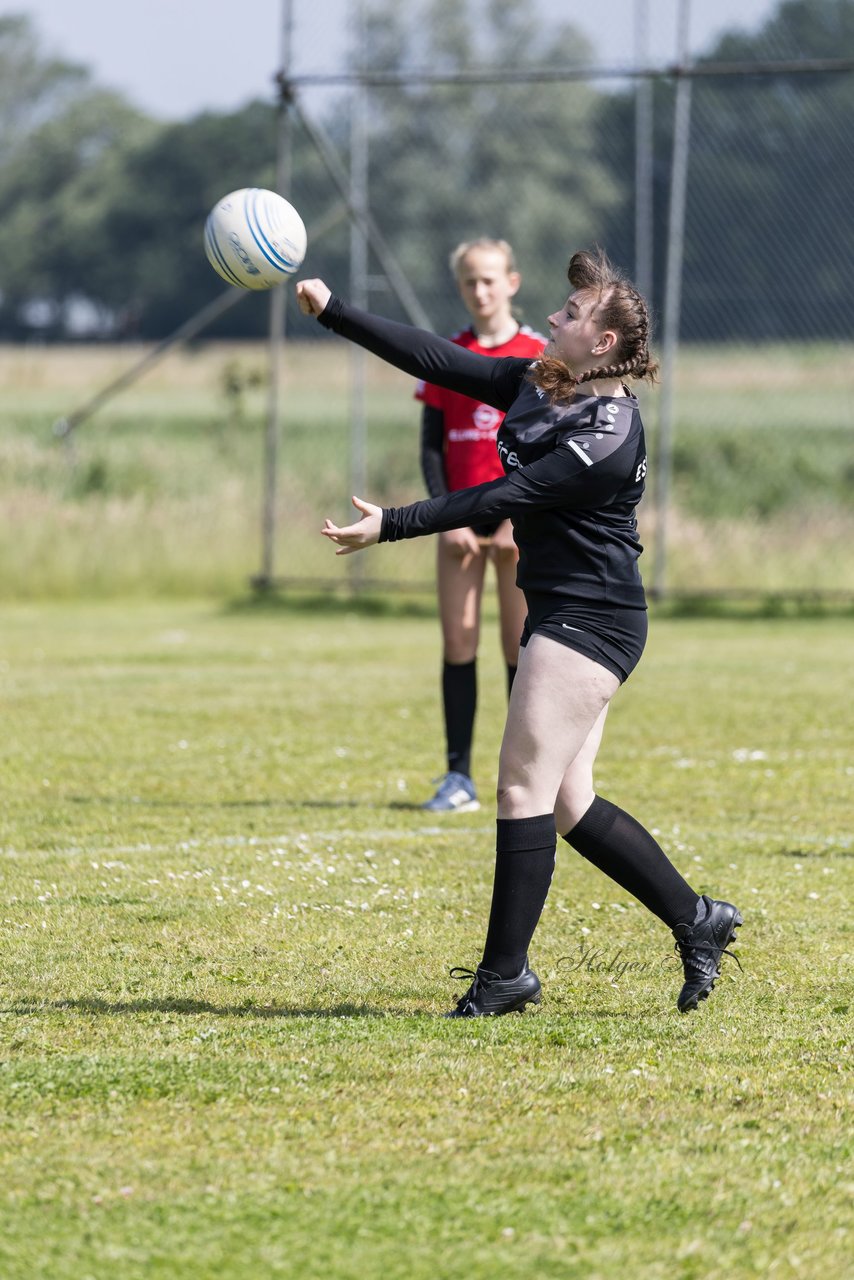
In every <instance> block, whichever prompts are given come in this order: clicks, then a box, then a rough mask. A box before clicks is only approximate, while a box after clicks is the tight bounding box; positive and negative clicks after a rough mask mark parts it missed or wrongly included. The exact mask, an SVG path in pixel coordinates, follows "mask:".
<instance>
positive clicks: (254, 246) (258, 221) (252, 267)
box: [205, 187, 306, 289]
mask: <svg viewBox="0 0 854 1280" xmlns="http://www.w3.org/2000/svg"><path fill="white" fill-rule="evenodd" d="M305 250H306V234H305V225H304V223H303V220H302V218H301V217H300V216H299V214H298V213H297V211H296V209H295V208H294V207H293V205H292V204H289V203H288V201H287V200H285V198H284V197H283V196H280V195H279V194H278V193H277V192H275V191H265V190H264V188H263V187H242V188H241V189H240V190H239V191H232V192H230V193H229V194H228V195H227V196H223V198H222V200H219V201H217V203H216V204H215V205H214V207H213V209H211V211H210V213H209V214H208V220H207V222H206V223H205V253H206V254H207V256H208V261H209V262H210V264H211V266H212V267H213V269H214V271H216V272H218V274H219V275H221V276H222V278H223V280H227V281H228V283H229V284H234V285H237V286H238V288H240V289H271V288H272V287H273V285H274V284H280V283H281V281H282V280H286V279H287V277H288V276H292V275H293V274H294V272H295V271H298V270H299V268H300V267H301V266H302V260H303V258H304V257H305Z"/></svg>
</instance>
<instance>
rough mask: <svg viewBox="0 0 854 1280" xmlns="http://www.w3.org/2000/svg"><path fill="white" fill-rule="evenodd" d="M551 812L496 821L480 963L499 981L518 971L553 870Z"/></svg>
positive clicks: (553, 826)
mask: <svg viewBox="0 0 854 1280" xmlns="http://www.w3.org/2000/svg"><path fill="white" fill-rule="evenodd" d="M555 841H556V836H555V821H554V814H552V813H544V814H542V815H541V816H540V817H538V818H499V819H498V824H497V833H496V842H495V883H494V885H493V889H492V907H491V909H490V913H489V929H488V931H487V934H486V946H485V947H484V951H483V960H482V961H481V964H482V966H483V968H484V969H489V970H490V971H491V972H492V973H497V974H498V975H499V977H501V978H515V977H516V975H517V974H518V973H519V972H520V970H521V968H522V966H523V964H524V963H525V957H526V956H527V954H528V947H529V945H530V942H531V938H532V937H533V936H534V930H535V929H536V927H537V922H538V920H539V918H540V916H541V915H542V912H543V907H544V905H545V901H546V897H547V895H548V892H549V885H550V884H551V880H552V875H553V873H554V867H555Z"/></svg>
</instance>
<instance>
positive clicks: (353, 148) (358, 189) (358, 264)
mask: <svg viewBox="0 0 854 1280" xmlns="http://www.w3.org/2000/svg"><path fill="white" fill-rule="evenodd" d="M355 22H356V41H357V48H358V60H359V66H360V67H364V65H365V11H364V3H363V2H362V0H359V2H358V3H357V5H356V18H355ZM367 94H368V91H367V89H366V87H365V85H364V83H362V82H359V83H358V84H357V85H355V86H354V88H353V98H352V103H353V105H352V114H351V116H350V203H351V205H352V208H353V209H354V210H356V211H357V213H358V214H359V215H360V216H359V217H357V218H353V219H351V222H350V297H351V299H352V301H353V304H354V306H357V307H361V308H362V309H364V310H366V309H367V306H368V238H367V236H366V234H365V226H364V218H365V215H366V213H367V211H368V208H369V198H368V101H367ZM366 373H367V361H366V357H365V352H364V350H363V349H362V347H359V346H355V345H353V346H351V350H350V492H351V493H354V494H358V495H359V496H360V497H364V496H365V490H366V487H367V485H366V479H367V476H366V467H367V463H366V458H367V435H368V431H367V397H366V386H365V379H366ZM351 515H352V517H353V519H355V518H356V513H355V511H352V512H351ZM349 568H350V582H351V584H352V586H353V587H354V588H355V589H356V590H358V588H359V585H360V584H361V581H362V578H363V577H364V561H363V557H362V556H353V557H351V559H350V565H349Z"/></svg>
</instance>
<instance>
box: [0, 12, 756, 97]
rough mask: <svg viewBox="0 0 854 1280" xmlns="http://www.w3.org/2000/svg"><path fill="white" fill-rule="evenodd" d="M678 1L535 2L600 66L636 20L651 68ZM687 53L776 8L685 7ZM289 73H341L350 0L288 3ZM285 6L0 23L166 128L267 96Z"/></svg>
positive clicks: (668, 50)
mask: <svg viewBox="0 0 854 1280" xmlns="http://www.w3.org/2000/svg"><path fill="white" fill-rule="evenodd" d="M681 3H685V0H598V3H596V4H591V3H590V0H562V3H561V0H541V8H542V14H543V20H544V21H548V19H549V17H550V16H551V17H554V16H555V15H559V16H560V18H561V19H565V20H567V21H571V22H573V23H575V24H576V25H577V26H578V27H579V28H580V29H581V30H583V31H584V32H585V34H586V35H587V36H588V38H589V39H590V40H591V41H592V43H593V45H594V47H595V49H596V54H597V57H596V61H597V64H598V65H602V66H604V65H612V66H613V65H618V66H624V65H629V64H630V63H631V62H632V61H633V50H634V14H635V12H636V9H637V6H638V5H641V6H642V7H643V6H645V7H646V9H647V11H648V13H649V15H650V17H649V58H648V62H649V63H650V64H652V65H655V66H658V65H662V64H665V63H668V62H672V61H673V59H674V57H675V54H676V41H677V34H676V33H677V14H678V9H679V5H680V4H681ZM688 3H689V4H690V15H691V20H690V31H691V46H692V51H693V52H695V53H700V52H703V51H705V50H706V49H707V48H708V47H709V45H710V44H711V43H712V42H714V40H715V38H716V37H717V36H718V35H720V33H721V32H722V31H724V30H727V29H731V28H733V27H741V28H743V29H747V30H755V29H756V28H757V27H758V26H760V25H761V24H762V22H763V21H765V20H766V19H767V18H768V17H769V16H770V15H771V14H772V13H773V12H774V10H775V9H776V8H777V7H778V6H777V0H688ZM292 4H293V13H294V37H293V40H294V42H293V54H294V66H293V70H294V71H296V72H303V73H305V72H310V71H330V70H335V69H340V66H341V60H342V56H343V54H344V51H345V49H346V47H347V42H348V23H349V19H350V16H351V15H352V14H353V13H354V12H355V11H356V7H357V4H358V0H292ZM282 11H283V0H241V2H240V3H237V4H234V3H232V2H231V0H138V3H135V4H123V3H121V0H17V3H15V2H14V0H13V2H12V3H8V0H0V14H10V13H27V14H29V15H30V16H31V17H32V18H33V19H34V21H35V23H36V26H37V28H38V30H39V32H40V33H41V35H42V38H43V40H44V41H45V44H46V46H47V48H48V49H49V50H50V52H52V53H55V54H57V55H61V56H63V57H65V58H66V59H68V60H70V61H73V62H81V63H84V64H85V65H87V66H88V67H90V69H91V70H92V71H93V73H94V74H95V77H96V79H97V80H98V81H99V83H101V84H105V85H109V86H110V87H112V88H117V89H121V90H122V91H123V92H124V93H125V94H126V95H127V96H128V97H129V98H131V99H132V100H133V101H134V102H135V103H136V104H137V106H140V107H142V108H143V109H144V110H146V111H147V112H149V113H150V114H152V115H156V116H159V117H162V118H165V119H184V118H186V117H187V116H190V115H193V114H195V113H196V112H198V111H202V110H204V109H205V108H211V109H214V110H224V111H229V110H232V109H234V108H235V107H238V106H240V105H241V104H242V103H244V102H246V101H248V100H249V99H251V98H256V97H261V98H266V97H270V96H272V91H273V90H272V77H273V75H274V73H275V71H276V69H277V68H278V66H279V60H280V30H281V22H282V16H281V15H282Z"/></svg>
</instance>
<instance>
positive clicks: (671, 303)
mask: <svg viewBox="0 0 854 1280" xmlns="http://www.w3.org/2000/svg"><path fill="white" fill-rule="evenodd" d="M690 15H691V0H682V4H681V8H680V14H679V17H680V28H679V65H678V67H677V69H676V94H675V98H674V106H673V160H672V164H671V171H670V212H669V216H668V227H667V267H666V276H665V285H664V336H663V341H662V358H661V382H662V387H661V399H660V402H659V419H658V443H657V450H656V461H655V469H654V478H655V486H654V487H655V511H656V535H655V547H654V555H653V568H652V596H653V598H654V599H656V600H662V599H663V598H664V596H665V593H666V590H667V534H668V530H667V521H668V514H669V512H668V507H669V504H670V479H671V472H672V469H673V376H674V370H675V367H676V350H677V347H678V345H679V311H680V307H681V303H682V261H683V256H684V244H685V198H686V194H687V187H688V148H689V142H690V133H691V83H692V81H691V76H690V75H686V74H682V73H684V72H685V71H687V70H688V60H689V56H690V54H689V42H688V32H689V24H690Z"/></svg>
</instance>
